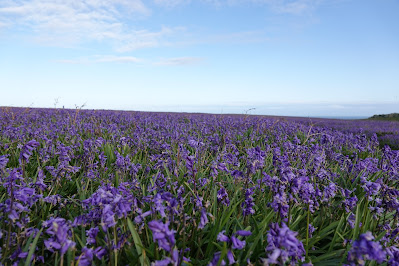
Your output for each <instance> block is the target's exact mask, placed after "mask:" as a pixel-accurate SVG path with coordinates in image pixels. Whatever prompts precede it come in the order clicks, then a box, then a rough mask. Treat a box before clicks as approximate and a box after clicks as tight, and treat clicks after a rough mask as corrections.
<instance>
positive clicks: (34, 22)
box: [0, 0, 182, 52]
mask: <svg viewBox="0 0 399 266" xmlns="http://www.w3.org/2000/svg"><path fill="white" fill-rule="evenodd" d="M150 14H151V11H150V9H149V8H147V7H146V6H145V5H144V3H143V2H142V1H141V0H84V1H81V0H33V1H29V0H22V1H17V0H8V1H5V2H2V3H0V25H4V26H5V25H8V26H9V27H12V26H14V27H23V28H24V29H28V32H30V34H31V35H33V36H32V37H34V39H35V40H36V41H39V42H41V43H45V44H48V45H57V46H60V45H61V46H70V45H73V44H79V43H84V42H92V41H97V42H103V41H106V42H108V43H109V44H110V45H112V46H113V48H114V49H115V50H117V51H120V52H126V51H131V50H135V49H140V48H147V47H156V46H159V45H161V44H162V43H163V42H166V41H164V40H163V38H165V37H166V36H169V35H172V34H174V33H175V32H180V31H181V30H182V28H178V27H175V28H170V27H161V28H160V29H159V30H147V29H140V28H135V26H134V22H135V21H136V20H137V19H141V18H145V17H147V16H148V15H150Z"/></svg>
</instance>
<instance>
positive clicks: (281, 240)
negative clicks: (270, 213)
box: [263, 222, 305, 265]
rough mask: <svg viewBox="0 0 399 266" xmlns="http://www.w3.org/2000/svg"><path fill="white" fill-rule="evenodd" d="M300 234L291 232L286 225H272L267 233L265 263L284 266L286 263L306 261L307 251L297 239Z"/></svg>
mask: <svg viewBox="0 0 399 266" xmlns="http://www.w3.org/2000/svg"><path fill="white" fill-rule="evenodd" d="M297 235H298V233H297V232H293V231H291V230H290V229H289V228H288V226H287V225H286V224H285V223H283V222H282V223H281V227H280V226H279V225H278V223H273V224H271V225H270V230H269V231H268V233H267V243H268V244H267V247H266V254H267V255H268V257H267V258H266V259H263V263H264V264H266V265H268V264H279V265H284V263H285V262H288V261H290V262H294V263H296V262H298V261H303V260H304V259H305V257H304V255H305V249H304V247H303V244H302V242H301V241H299V240H298V239H297V238H296V237H297Z"/></svg>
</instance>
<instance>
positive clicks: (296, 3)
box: [154, 0, 338, 15]
mask: <svg viewBox="0 0 399 266" xmlns="http://www.w3.org/2000/svg"><path fill="white" fill-rule="evenodd" d="M200 1H201V2H203V3H205V4H210V5H214V6H217V7H223V6H234V5H245V4H256V5H263V6H267V7H269V8H270V9H271V10H272V11H274V12H276V13H286V14H295V15H300V14H304V13H307V12H310V11H313V10H314V9H315V8H317V6H319V5H320V4H321V3H322V2H326V1H338V0H200ZM154 2H155V3H156V4H158V5H160V6H166V7H174V6H178V5H182V4H187V3H189V2H193V1H192V0H191V1H190V0H154Z"/></svg>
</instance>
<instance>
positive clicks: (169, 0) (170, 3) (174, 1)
mask: <svg viewBox="0 0 399 266" xmlns="http://www.w3.org/2000/svg"><path fill="white" fill-rule="evenodd" d="M189 2H190V0H154V3H155V4H157V5H159V6H163V7H168V8H171V7H175V6H179V5H182V4H188V3H189Z"/></svg>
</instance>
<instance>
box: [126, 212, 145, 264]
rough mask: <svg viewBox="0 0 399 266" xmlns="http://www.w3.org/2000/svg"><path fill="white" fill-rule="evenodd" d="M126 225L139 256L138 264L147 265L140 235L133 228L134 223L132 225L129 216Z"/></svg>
mask: <svg viewBox="0 0 399 266" xmlns="http://www.w3.org/2000/svg"><path fill="white" fill-rule="evenodd" d="M127 225H128V226H129V230H130V233H131V234H132V236H133V240H134V245H135V247H136V251H137V254H138V255H139V257H140V264H141V265H142V266H149V265H150V261H149V260H148V258H147V257H146V255H145V250H144V249H143V248H142V247H143V243H142V242H141V239H140V236H139V234H138V233H137V231H136V229H135V228H134V225H133V223H132V221H131V220H130V218H127Z"/></svg>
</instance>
